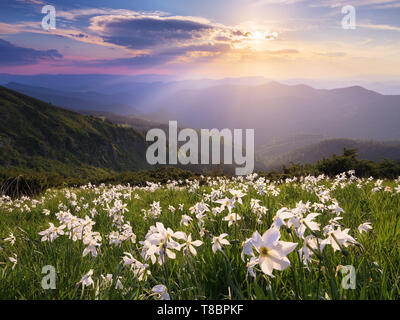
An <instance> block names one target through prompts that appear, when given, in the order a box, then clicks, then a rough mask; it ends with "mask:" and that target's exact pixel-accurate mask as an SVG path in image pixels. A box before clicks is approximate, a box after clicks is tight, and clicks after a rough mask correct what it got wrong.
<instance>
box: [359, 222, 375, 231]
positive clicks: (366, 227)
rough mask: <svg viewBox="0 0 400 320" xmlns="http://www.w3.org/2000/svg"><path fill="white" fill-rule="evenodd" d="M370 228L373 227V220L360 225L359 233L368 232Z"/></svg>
mask: <svg viewBox="0 0 400 320" xmlns="http://www.w3.org/2000/svg"><path fill="white" fill-rule="evenodd" d="M369 229H372V226H371V222H364V223H363V224H360V225H359V226H358V232H359V233H363V232H368V230H369Z"/></svg>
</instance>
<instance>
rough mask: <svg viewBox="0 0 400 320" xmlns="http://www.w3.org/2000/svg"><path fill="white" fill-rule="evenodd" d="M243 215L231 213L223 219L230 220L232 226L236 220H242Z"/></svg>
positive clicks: (229, 223) (229, 224)
mask: <svg viewBox="0 0 400 320" xmlns="http://www.w3.org/2000/svg"><path fill="white" fill-rule="evenodd" d="M241 219H242V217H241V216H239V215H238V214H237V213H233V212H231V213H229V214H228V215H227V216H226V217H224V218H223V219H222V220H224V221H228V227H230V226H231V225H232V224H233V223H234V222H236V221H238V220H241Z"/></svg>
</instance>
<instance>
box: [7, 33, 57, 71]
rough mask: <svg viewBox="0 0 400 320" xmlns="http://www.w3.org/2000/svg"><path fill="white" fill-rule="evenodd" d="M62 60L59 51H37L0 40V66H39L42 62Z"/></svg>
mask: <svg viewBox="0 0 400 320" xmlns="http://www.w3.org/2000/svg"><path fill="white" fill-rule="evenodd" d="M59 58H62V55H61V54H60V53H59V52H58V51H57V50H35V49H31V48H23V47H18V46H16V45H13V44H12V43H10V42H8V41H6V40H3V39H0V65H1V66H21V65H32V64H37V63H39V62H41V61H46V60H47V61H54V60H56V59H59Z"/></svg>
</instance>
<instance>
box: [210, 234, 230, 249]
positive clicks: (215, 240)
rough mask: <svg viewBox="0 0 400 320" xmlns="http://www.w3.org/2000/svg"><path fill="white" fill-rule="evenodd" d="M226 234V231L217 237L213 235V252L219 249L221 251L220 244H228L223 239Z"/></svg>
mask: <svg viewBox="0 0 400 320" xmlns="http://www.w3.org/2000/svg"><path fill="white" fill-rule="evenodd" d="M227 235H228V234H227V233H223V234H221V235H219V236H218V237H213V240H212V243H213V245H212V251H213V252H214V253H216V252H217V250H221V251H222V246H223V245H229V244H230V243H229V241H228V240H226V239H224V238H225V237H226V236H227Z"/></svg>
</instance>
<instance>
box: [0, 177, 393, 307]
mask: <svg viewBox="0 0 400 320" xmlns="http://www.w3.org/2000/svg"><path fill="white" fill-rule="evenodd" d="M0 215H1V218H0V299H100V300H101V299H207V300H208V299H233V300H234V299H280V300H284V299H299V300H308V299H318V300H335V299H399V298H400V284H399V281H400V250H399V248H400V177H399V178H398V179H395V180H394V179H393V180H388V179H383V180H379V179H374V178H372V177H371V178H357V177H356V176H355V175H354V172H353V171H349V172H344V173H342V174H339V175H337V176H336V177H334V178H329V177H327V176H325V175H320V176H310V175H309V176H304V177H301V178H286V179H282V180H276V181H269V180H267V179H266V178H263V177H259V176H257V175H256V174H253V175H249V176H247V177H231V178H228V177H199V179H197V180H173V181H168V182H167V183H164V184H161V183H151V182H148V183H147V186H144V187H143V186H140V187H139V186H130V185H129V184H127V185H106V184H100V185H97V186H96V185H92V184H87V185H84V186H80V187H75V188H72V187H66V188H52V189H48V190H47V191H46V192H45V193H43V194H41V195H38V196H34V197H26V196H24V197H20V198H18V199H12V198H10V197H8V196H1V197H0ZM45 266H51V267H50V269H52V268H54V269H52V270H55V275H54V278H53V280H54V281H53V283H52V280H51V277H49V276H48V272H49V271H48V270H50V269H49V267H47V268H45V269H43V267H45ZM346 266H352V267H354V273H353V275H354V276H355V277H354V281H353V285H354V286H352V285H351V281H350V282H345V281H344V280H346V279H344V278H346V276H349V275H350V274H351V272H349V269H348V267H346ZM42 271H43V273H42ZM346 271H347V273H346ZM49 274H50V273H49ZM44 277H46V278H45V279H43V278H44ZM43 283H44V287H43ZM343 283H350V287H346V286H345V285H343ZM46 284H47V285H48V286H47V287H46ZM49 285H50V287H52V288H53V289H52V288H49ZM54 287H55V288H54ZM45 288H47V289H45Z"/></svg>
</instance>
